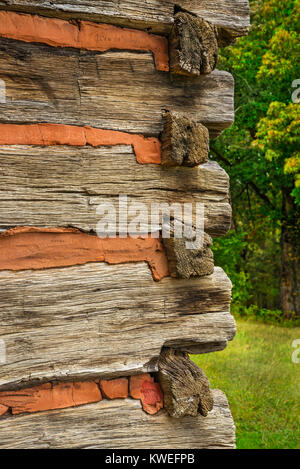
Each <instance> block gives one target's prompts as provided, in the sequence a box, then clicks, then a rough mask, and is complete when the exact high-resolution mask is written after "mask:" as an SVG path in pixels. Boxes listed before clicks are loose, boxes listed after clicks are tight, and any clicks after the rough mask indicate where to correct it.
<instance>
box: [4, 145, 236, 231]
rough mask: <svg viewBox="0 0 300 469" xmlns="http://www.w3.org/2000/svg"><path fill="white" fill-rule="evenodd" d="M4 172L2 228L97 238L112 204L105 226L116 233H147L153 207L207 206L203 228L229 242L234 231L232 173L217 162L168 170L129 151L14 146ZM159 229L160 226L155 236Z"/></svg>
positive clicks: (6, 154) (9, 149)
mask: <svg viewBox="0 0 300 469" xmlns="http://www.w3.org/2000/svg"><path fill="white" fill-rule="evenodd" d="M0 168H1V169H0V228H2V229H3V230H5V229H8V228H12V227H16V226H21V227H22V226H27V225H28V223H30V224H31V225H32V226H36V227H46V228H47V227H61V226H66V227H68V226H69V227H74V228H78V229H81V230H83V231H86V232H90V231H93V232H96V228H97V226H98V223H100V222H101V220H102V219H103V216H104V213H100V211H99V209H98V207H99V206H103V204H107V205H105V206H109V207H112V209H111V211H110V213H109V217H108V218H107V219H106V220H107V223H108V222H111V223H112V224H114V225H115V223H114V222H115V219H116V221H117V227H116V228H117V230H116V234H118V233H126V232H128V230H129V228H130V234H135V232H136V233H137V235H140V234H142V233H146V234H147V233H149V232H150V231H149V226H151V227H152V223H151V220H150V214H151V213H152V212H153V210H152V206H153V204H167V208H164V206H162V205H161V212H164V213H165V212H167V211H168V210H167V209H169V210H171V205H173V204H175V203H178V204H181V205H180V207H181V208H182V207H183V204H184V203H190V204H193V207H194V206H195V204H196V203H200V204H204V229H205V231H206V232H207V233H208V234H209V235H210V236H222V235H224V234H226V233H227V231H228V229H229V228H230V224H231V207H230V205H229V202H228V195H229V180H228V175H227V174H226V172H225V171H224V170H223V169H222V168H221V167H220V166H219V165H218V164H217V163H215V162H212V161H210V162H208V163H206V164H203V165H201V166H199V167H197V168H185V167H182V166H180V167H178V168H164V167H162V166H161V165H156V164H155V165H152V164H147V165H140V164H137V163H136V159H135V156H134V154H133V152H132V149H131V148H130V147H128V146H114V147H99V148H91V147H70V146H63V145H61V146H57V147H55V151H53V147H38V146H36V147H30V146H9V145H8V146H1V147H0ZM118 194H121V195H122V194H125V195H127V199H126V201H127V202H126V204H125V199H124V204H123V203H120V200H121V199H120V198H119V195H118ZM16 201H18V202H16ZM138 203H143V204H144V206H143V210H141V213H140V215H139V217H138V220H137V221H135V219H136V217H137V216H138V214H137V213H136V212H133V211H132V213H131V208H130V207H131V206H132V210H133V208H134V207H135V209H136V208H139V206H138V205H136V204H138ZM100 204H102V205H100ZM133 204H135V205H133ZM159 208H160V207H159ZM97 211H98V213H97ZM126 214H128V216H127V221H128V223H127V221H126V217H125V215H126ZM122 215H124V217H123V216H122ZM131 222H132V223H131ZM153 227H154V223H153ZM159 229H160V225H159V221H158V226H156V227H155V230H154V231H157V230H159ZM151 231H152V230H151Z"/></svg>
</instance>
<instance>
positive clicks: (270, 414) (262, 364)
mask: <svg viewBox="0 0 300 469" xmlns="http://www.w3.org/2000/svg"><path fill="white" fill-rule="evenodd" d="M237 326H238V332H237V335H236V337H235V339H234V340H233V342H231V343H229V344H228V347H227V349H226V350H224V351H222V352H217V353H211V354H207V355H194V356H192V359H193V360H194V361H195V362H196V363H197V364H198V365H199V366H200V367H201V368H202V369H203V370H204V371H205V373H206V375H207V377H208V378H209V380H210V383H211V386H212V387H213V388H219V389H221V390H222V391H224V392H225V393H226V395H227V397H228V400H229V403H230V408H231V412H232V414H233V417H234V420H235V424H236V431H237V447H238V448H239V449H295V448H300V402H299V391H300V363H299V364H294V363H292V358H291V357H292V353H293V351H294V350H295V349H293V348H292V342H293V340H295V339H300V327H297V328H294V329H291V328H285V327H280V326H274V325H266V324H260V323H258V324H257V323H253V322H250V321H244V320H240V319H238V320H237Z"/></svg>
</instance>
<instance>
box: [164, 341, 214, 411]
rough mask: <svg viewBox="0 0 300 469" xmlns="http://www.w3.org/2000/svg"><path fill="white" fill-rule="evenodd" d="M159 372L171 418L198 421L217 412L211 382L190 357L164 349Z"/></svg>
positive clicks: (166, 406)
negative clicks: (187, 416) (196, 417)
mask: <svg viewBox="0 0 300 469" xmlns="http://www.w3.org/2000/svg"><path fill="white" fill-rule="evenodd" d="M158 370H159V371H158V379H159V383H160V385H161V388H162V390H163V394H164V407H165V409H166V411H167V412H168V414H169V415H170V416H171V417H175V418H182V417H185V416H186V415H191V416H194V417H195V416H196V415H197V414H198V413H200V414H201V415H203V416H204V417H206V416H207V415H208V413H209V412H210V411H211V410H212V409H213V394H212V392H211V389H210V384H209V381H208V379H207V377H206V376H205V374H204V372H203V370H201V368H199V366H197V365H196V364H195V363H194V362H192V361H191V360H190V358H189V356H188V354H187V353H184V352H180V351H178V350H173V349H170V348H167V349H164V350H163V351H162V353H161V355H160V357H159V362H158Z"/></svg>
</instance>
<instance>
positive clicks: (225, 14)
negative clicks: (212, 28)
mask: <svg viewBox="0 0 300 469" xmlns="http://www.w3.org/2000/svg"><path fill="white" fill-rule="evenodd" d="M175 6H176V7H179V8H181V9H182V10H184V11H188V12H190V13H193V14H194V15H196V16H198V17H200V18H203V19H205V20H206V21H210V22H211V23H213V24H215V25H216V26H218V28H219V29H220V30H221V32H223V31H224V35H225V38H226V39H227V42H230V39H232V38H235V37H238V36H244V35H245V34H247V31H248V29H249V25H250V13H249V2H248V0H215V1H212V0H201V2H200V1H199V0H164V1H161V0H147V2H145V1H143V2H141V1H139V0H122V1H118V2H115V1H112V0H101V1H99V0H69V1H68V2H65V1H63V0H56V1H48V0H0V8H3V9H5V10H8V9H12V10H16V11H24V12H32V13H43V14H48V15H53V16H56V17H61V18H82V19H88V20H92V21H98V22H109V23H113V24H120V25H122V26H132V27H135V28H140V29H147V30H152V31H153V32H156V33H169V32H170V29H171V27H172V24H173V22H174V10H175V9H176V8H175Z"/></svg>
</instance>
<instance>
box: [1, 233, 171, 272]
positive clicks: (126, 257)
mask: <svg viewBox="0 0 300 469" xmlns="http://www.w3.org/2000/svg"><path fill="white" fill-rule="evenodd" d="M101 261H102V262H107V263H108V264H121V263H127V262H141V261H146V262H148V264H149V267H150V269H151V271H152V275H153V277H154V279H155V280H161V279H162V278H164V277H167V276H168V275H169V270H168V261H167V258H166V255H165V252H164V248H163V246H162V242H161V240H160V239H155V238H151V237H150V236H147V237H139V238H137V239H134V238H129V237H127V238H119V237H116V238H106V239H100V238H98V237H97V236H95V235H91V234H87V233H83V232H81V231H79V230H76V229H74V228H73V229H72V228H48V229H47V228H35V227H23V228H14V229H11V230H8V231H5V232H4V233H2V234H1V235H0V271H1V270H13V271H18V270H40V269H49V268H52V267H66V266H72V265H82V264H87V263H89V262H101Z"/></svg>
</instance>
